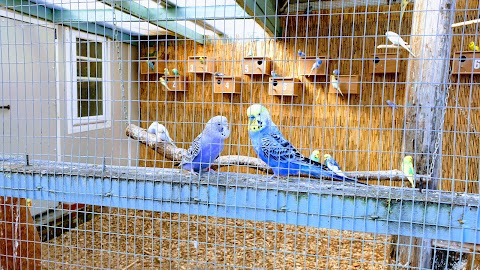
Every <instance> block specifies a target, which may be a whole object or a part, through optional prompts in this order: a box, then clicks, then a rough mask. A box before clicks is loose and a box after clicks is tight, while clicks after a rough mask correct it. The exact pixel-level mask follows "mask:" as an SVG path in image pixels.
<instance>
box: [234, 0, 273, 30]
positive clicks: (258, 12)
mask: <svg viewBox="0 0 480 270" xmlns="http://www.w3.org/2000/svg"><path fill="white" fill-rule="evenodd" d="M235 2H237V4H238V5H239V6H240V7H242V8H243V9H245V12H247V14H248V15H250V16H252V17H253V18H254V19H255V21H256V22H257V23H258V24H260V25H261V26H262V27H263V29H265V31H266V32H267V33H268V34H269V35H271V36H273V37H280V36H281V35H282V28H281V27H280V20H279V18H278V16H277V9H276V6H275V2H274V1H272V0H235Z"/></svg>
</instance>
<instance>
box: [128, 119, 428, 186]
mask: <svg viewBox="0 0 480 270" xmlns="http://www.w3.org/2000/svg"><path fill="white" fill-rule="evenodd" d="M125 134H126V135H127V136H128V137H130V138H132V139H134V140H137V141H139V142H140V143H142V144H145V145H146V146H147V147H149V148H151V149H153V150H155V151H157V152H158V153H159V154H160V155H162V156H164V157H165V158H166V159H168V160H173V161H180V160H182V157H183V156H184V155H185V154H186V152H187V150H185V149H183V148H179V147H176V146H174V145H172V144H169V143H166V142H163V141H158V142H157V141H156V136H155V135H154V134H149V133H148V132H147V131H146V130H145V129H144V128H141V127H139V126H137V125H134V124H130V125H128V126H127V128H126V130H125ZM226 166H244V167H248V168H252V169H258V170H260V171H263V172H268V173H272V170H271V169H270V168H269V167H268V165H267V164H266V163H265V162H263V161H262V160H261V159H259V158H254V157H248V156H240V155H227V156H220V157H218V158H217V159H216V160H215V161H214V163H213V165H212V168H214V169H215V168H220V167H226ZM344 173H345V174H346V175H347V176H348V177H352V178H356V179H359V180H367V179H369V180H392V181H406V180H407V178H406V177H405V175H404V174H403V172H402V171H399V170H389V171H351V172H344ZM416 178H417V179H416V180H417V181H428V179H429V177H427V176H425V175H417V176H416Z"/></svg>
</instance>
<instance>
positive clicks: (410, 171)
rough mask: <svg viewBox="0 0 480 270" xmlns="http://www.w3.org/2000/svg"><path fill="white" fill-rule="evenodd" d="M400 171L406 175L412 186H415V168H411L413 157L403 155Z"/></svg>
mask: <svg viewBox="0 0 480 270" xmlns="http://www.w3.org/2000/svg"><path fill="white" fill-rule="evenodd" d="M402 171H403V173H404V174H405V176H406V177H407V179H408V181H409V182H410V184H411V185H412V188H415V179H414V176H415V169H414V168H413V157H412V156H405V157H404V158H403V163H402Z"/></svg>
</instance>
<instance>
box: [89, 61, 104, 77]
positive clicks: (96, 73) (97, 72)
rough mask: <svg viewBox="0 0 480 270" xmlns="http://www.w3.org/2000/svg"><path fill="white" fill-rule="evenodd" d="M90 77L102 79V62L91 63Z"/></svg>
mask: <svg viewBox="0 0 480 270" xmlns="http://www.w3.org/2000/svg"><path fill="white" fill-rule="evenodd" d="M90 77H95V78H102V62H90Z"/></svg>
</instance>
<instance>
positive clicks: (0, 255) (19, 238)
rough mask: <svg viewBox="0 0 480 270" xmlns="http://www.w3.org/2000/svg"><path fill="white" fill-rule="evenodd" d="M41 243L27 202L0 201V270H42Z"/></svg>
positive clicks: (21, 200) (2, 199) (19, 200)
mask: <svg viewBox="0 0 480 270" xmlns="http://www.w3.org/2000/svg"><path fill="white" fill-rule="evenodd" d="M41 258H42V253H41V241H40V237H39V235H38V232H37V229H36V228H35V224H34V221H33V218H32V215H31V214H30V210H29V208H28V207H27V202H26V199H19V198H12V197H0V268H3V269H5V270H10V269H41V265H40V259H41Z"/></svg>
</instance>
